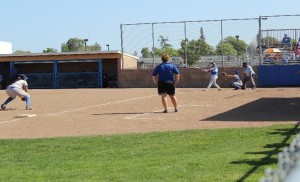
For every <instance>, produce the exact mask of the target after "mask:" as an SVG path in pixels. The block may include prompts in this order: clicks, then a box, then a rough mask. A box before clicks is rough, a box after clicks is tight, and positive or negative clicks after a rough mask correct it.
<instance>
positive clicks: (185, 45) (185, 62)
mask: <svg viewBox="0 0 300 182" xmlns="http://www.w3.org/2000/svg"><path fill="white" fill-rule="evenodd" d="M184 59H185V61H184V64H185V65H186V66H187V65H188V64H187V62H188V58H187V37H186V21H185V22H184Z"/></svg>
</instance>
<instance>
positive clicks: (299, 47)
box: [297, 37, 300, 49]
mask: <svg viewBox="0 0 300 182" xmlns="http://www.w3.org/2000/svg"><path fill="white" fill-rule="evenodd" d="M297 45H298V49H300V37H299V39H298V43H297Z"/></svg>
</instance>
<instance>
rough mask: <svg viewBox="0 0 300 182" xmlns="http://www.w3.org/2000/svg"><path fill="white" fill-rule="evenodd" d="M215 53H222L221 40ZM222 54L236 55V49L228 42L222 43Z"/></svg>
mask: <svg viewBox="0 0 300 182" xmlns="http://www.w3.org/2000/svg"><path fill="white" fill-rule="evenodd" d="M216 52H217V54H222V44H221V42H220V43H219V44H218V45H217V50H216ZM223 54H224V55H237V51H236V50H235V49H234V47H233V46H232V45H231V44H230V43H229V42H224V43H223Z"/></svg>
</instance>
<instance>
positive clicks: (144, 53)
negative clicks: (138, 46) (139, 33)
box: [141, 47, 151, 58]
mask: <svg viewBox="0 0 300 182" xmlns="http://www.w3.org/2000/svg"><path fill="white" fill-rule="evenodd" d="M141 54H142V57H143V58H150V57H151V53H150V51H149V48H148V47H144V48H143V49H142V50H141Z"/></svg>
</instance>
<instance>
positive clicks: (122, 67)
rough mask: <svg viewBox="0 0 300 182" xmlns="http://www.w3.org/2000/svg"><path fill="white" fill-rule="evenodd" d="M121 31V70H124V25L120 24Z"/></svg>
mask: <svg viewBox="0 0 300 182" xmlns="http://www.w3.org/2000/svg"><path fill="white" fill-rule="evenodd" d="M120 31H121V51H122V60H121V64H122V66H121V69H122V70H123V69H124V47H123V25H122V24H120Z"/></svg>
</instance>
